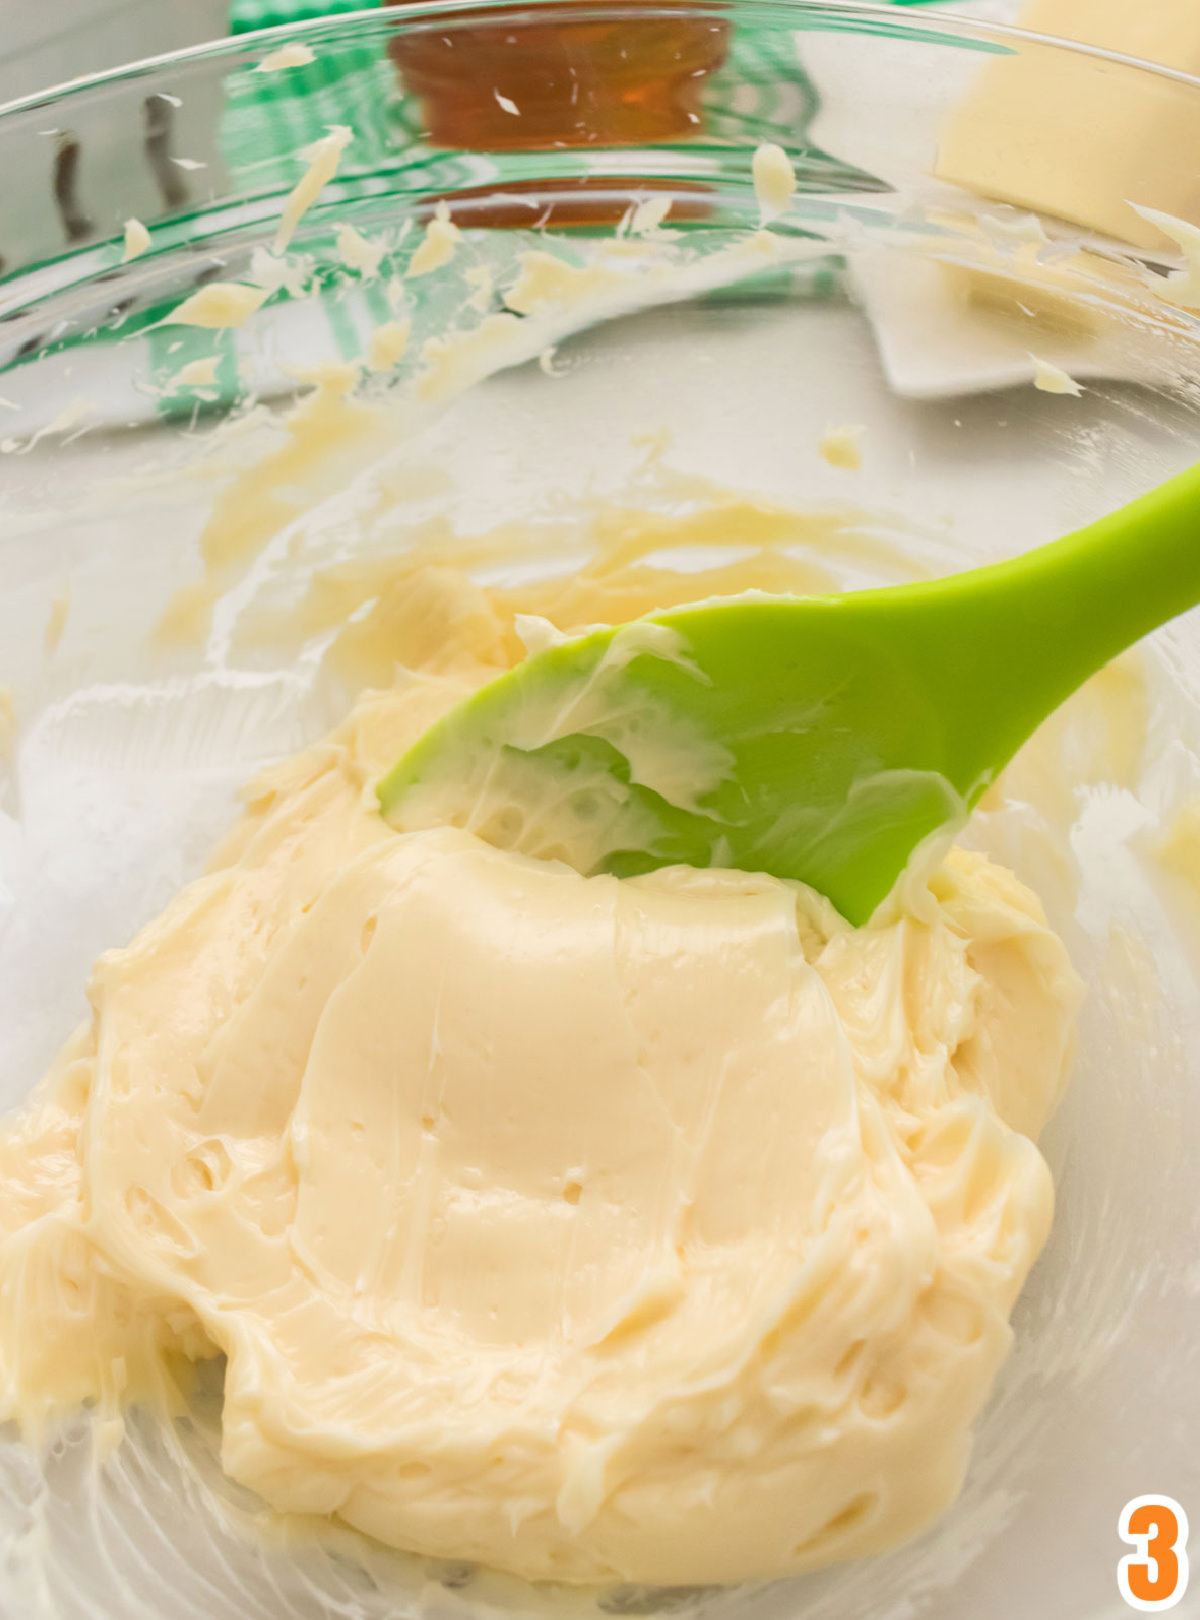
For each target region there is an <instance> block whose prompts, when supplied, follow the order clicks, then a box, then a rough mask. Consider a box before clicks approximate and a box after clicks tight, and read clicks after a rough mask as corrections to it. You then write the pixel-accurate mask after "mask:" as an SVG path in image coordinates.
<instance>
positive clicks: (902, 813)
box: [379, 592, 982, 923]
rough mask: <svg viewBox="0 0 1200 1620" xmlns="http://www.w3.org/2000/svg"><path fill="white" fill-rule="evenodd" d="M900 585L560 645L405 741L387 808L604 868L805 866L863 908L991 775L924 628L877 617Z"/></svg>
mask: <svg viewBox="0 0 1200 1620" xmlns="http://www.w3.org/2000/svg"><path fill="white" fill-rule="evenodd" d="M891 595H892V593H890V592H868V593H862V594H859V595H855V596H847V597H815V598H801V599H781V598H761V599H758V598H736V599H732V600H727V601H719V602H709V603H702V604H699V605H697V606H695V607H689V608H682V609H678V610H675V611H672V612H669V613H663V614H658V615H655V616H654V617H652V618H649V619H640V620H637V621H635V622H633V623H631V624H627V625H623V626H620V627H617V628H615V629H609V628H606V629H603V630H597V631H594V632H591V633H588V634H586V635H583V636H581V637H579V638H577V639H572V640H568V641H564V642H562V643H561V644H559V645H555V646H551V647H548V648H546V649H545V650H543V651H541V652H538V653H536V654H535V655H533V656H531V657H529V658H528V659H526V660H525V661H524V662H523V663H521V664H520V665H518V666H517V667H516V668H515V669H514V670H512V671H511V672H510V673H509V674H507V675H504V676H502V677H501V678H499V679H498V680H496V681H493V682H492V683H491V684H490V685H488V686H486V687H484V688H483V689H482V690H481V691H479V692H478V693H477V694H475V695H474V696H473V697H471V698H469V699H468V700H466V701H465V702H463V703H461V704H459V705H458V706H457V707H456V708H455V709H454V710H452V711H451V713H449V714H448V715H446V716H445V718H444V719H442V720H441V721H440V722H438V723H437V724H436V725H434V726H433V727H432V728H431V729H430V730H429V731H428V732H427V733H426V734H425V736H424V737H422V739H421V740H420V742H419V743H418V744H417V745H416V746H415V747H414V748H412V749H411V750H410V751H409V752H408V753H407V754H406V755H404V757H403V758H402V759H401V760H400V761H399V762H398V764H397V765H396V766H395V767H394V769H393V770H392V771H391V772H389V774H388V775H387V776H386V777H384V779H383V780H382V782H381V783H380V785H379V798H380V803H381V807H382V810H383V814H384V815H385V817H386V818H387V820H388V821H389V822H391V823H392V825H394V826H396V827H398V828H401V829H403V830H409V831H411V830H416V829H419V828H423V827H429V826H436V825H447V824H449V825H453V826H459V827H464V828H467V829H468V830H470V831H472V832H475V833H477V834H478V835H479V836H480V837H481V838H483V839H485V840H486V841H487V842H489V843H492V844H495V845H498V846H500V847H501V848H505V849H513V850H518V851H521V852H523V853H525V854H529V855H534V856H539V857H542V858H545V859H557V860H561V861H565V862H566V863H567V864H568V865H570V866H572V867H574V868H575V869H576V870H577V871H580V872H583V873H587V874H591V873H597V872H611V873H615V874H616V875H618V876H630V875H633V874H635V873H639V872H646V871H649V870H652V869H653V868H655V867H660V866H669V865H674V864H677V863H683V864H686V865H689V866H698V867H706V866H731V867H740V868H742V869H743V870H746V871H755V872H769V873H773V874H774V875H776V876H778V877H785V878H798V879H800V880H801V881H803V882H805V883H808V884H810V885H811V886H812V887H813V888H815V889H817V890H819V891H820V892H821V893H822V894H825V895H826V896H828V898H829V899H830V900H832V901H833V903H834V905H835V906H837V908H838V909H839V911H841V912H842V913H843V915H845V916H846V917H847V918H848V919H849V920H850V921H852V922H855V923H859V922H863V921H865V920H866V919H867V918H868V917H869V916H870V915H871V913H872V912H873V911H874V909H875V907H876V906H877V905H878V903H879V902H880V901H881V900H882V899H884V898H885V896H886V895H887V894H888V892H889V891H890V890H891V888H892V887H893V885H894V884H895V882H896V879H897V877H898V876H899V874H900V873H901V871H902V870H903V868H904V866H905V864H906V863H907V861H908V859H909V856H910V855H911V853H912V851H913V849H914V848H915V847H916V846H917V845H918V844H919V843H921V842H922V841H923V840H924V839H926V838H927V837H928V836H929V835H930V834H932V833H934V832H936V831H938V830H939V829H943V828H946V827H948V826H951V827H952V826H954V825H956V824H957V823H959V822H961V820H962V819H963V818H964V817H965V814H966V809H967V802H968V800H969V798H970V797H972V796H974V792H975V790H976V788H977V787H981V786H982V783H979V784H976V783H973V782H968V783H966V784H965V791H964V782H963V779H962V777H963V761H962V760H961V759H958V758H955V757H950V750H949V749H948V745H947V738H946V737H945V735H944V728H943V724H942V714H941V712H940V709H941V707H942V706H941V705H939V703H938V701H937V694H936V692H935V691H934V690H932V689H931V682H930V681H929V679H928V678H927V676H926V674H925V673H924V672H923V671H921V670H920V669H916V670H914V668H913V667H912V663H911V660H910V659H909V658H907V657H906V656H905V655H904V652H903V635H902V634H901V636H900V640H899V641H897V636H896V634H895V633H894V632H893V630H892V628H891V626H890V620H889V618H888V616H887V615H886V614H885V615H884V617H883V619H882V620H880V618H879V615H878V613H877V612H875V613H872V612H871V611H870V610H869V608H868V611H867V612H866V613H864V612H863V607H864V605H867V604H869V603H870V601H871V600H872V599H875V600H876V601H878V600H879V599H881V598H884V597H888V596H891ZM881 623H882V625H883V629H882V631H881ZM901 629H902V627H901ZM966 768H967V769H970V768H971V767H970V766H969V765H968V766H967V767H966Z"/></svg>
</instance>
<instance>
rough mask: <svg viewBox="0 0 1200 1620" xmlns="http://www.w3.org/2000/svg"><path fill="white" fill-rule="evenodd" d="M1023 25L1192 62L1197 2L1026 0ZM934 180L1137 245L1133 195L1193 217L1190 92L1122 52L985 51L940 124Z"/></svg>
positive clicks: (1199, 199) (1142, 236)
mask: <svg viewBox="0 0 1200 1620" xmlns="http://www.w3.org/2000/svg"><path fill="white" fill-rule="evenodd" d="M1020 22H1021V26H1022V27H1023V28H1027V29H1029V30H1030V31H1031V32H1034V33H1039V34H1045V35H1050V36H1053V37H1056V38H1058V39H1067V40H1075V41H1079V42H1081V43H1083V44H1086V45H1092V46H1096V47H1099V48H1101V49H1103V50H1105V51H1109V52H1113V53H1116V54H1119V55H1121V56H1124V57H1134V58H1138V59H1140V60H1142V61H1149V62H1156V63H1160V64H1162V65H1164V66H1166V67H1170V68H1175V69H1180V70H1182V71H1184V72H1187V73H1200V3H1198V0H1144V3H1136V0H1030V4H1029V5H1027V6H1026V7H1025V10H1024V11H1023V12H1022V14H1021V18H1020ZM936 173H937V175H938V177H939V179H942V180H947V181H949V182H951V183H952V184H955V185H960V186H963V187H965V188H966V189H967V190H969V191H973V192H975V193H977V194H979V195H982V196H985V197H991V198H999V199H1001V200H1003V201H1005V202H1009V203H1013V204H1014V205H1015V206H1017V207H1020V208H1033V209H1036V210H1037V211H1038V212H1040V213H1044V214H1054V215H1057V216H1058V217H1059V218H1061V219H1065V220H1070V221H1071V222H1072V223H1074V224H1077V225H1083V226H1086V227H1089V228H1091V229H1093V230H1096V231H1100V232H1103V233H1104V234H1105V235H1109V236H1114V237H1117V238H1118V239H1120V240H1122V241H1126V242H1130V243H1133V244H1134V245H1136V246H1139V247H1149V248H1160V249H1161V248H1165V247H1167V246H1168V245H1169V244H1168V242H1167V239H1166V238H1165V237H1164V236H1163V235H1162V234H1161V233H1160V232H1159V231H1158V230H1157V229H1156V227H1155V226H1154V225H1153V224H1151V223H1150V222H1149V221H1147V220H1144V219H1142V218H1140V217H1139V215H1138V214H1137V213H1136V212H1135V211H1134V209H1133V208H1132V207H1131V206H1130V204H1131V203H1137V204H1140V205H1142V206H1144V207H1151V208H1158V209H1161V210H1163V211H1165V212H1166V213H1170V214H1177V215H1182V216H1183V217H1184V218H1185V219H1195V218H1198V217H1200V90H1196V89H1195V88H1194V87H1190V86H1188V85H1186V84H1182V83H1179V82H1178V81H1173V80H1171V79H1169V78H1165V77H1163V76H1161V75H1159V74H1155V73H1151V72H1149V71H1147V70H1146V69H1145V68H1141V67H1135V66H1133V65H1131V64H1130V63H1128V62H1119V61H1114V60H1111V59H1106V58H1104V57H1098V56H1093V55H1084V54H1081V53H1074V54H1073V53H1071V52H1069V51H1067V50H1064V49H1063V48H1062V47H1061V46H1057V47H1056V46H1052V45H1036V44H1028V45H1022V46H1020V48H1019V51H1018V54H1016V55H1011V56H996V57H994V58H993V59H992V60H991V61H990V62H989V63H988V64H987V66H986V67H985V68H984V69H983V71H982V72H981V74H980V76H979V79H978V80H977V82H976V84H975V86H974V88H973V89H972V91H971V92H970V94H969V95H968V96H967V97H966V98H965V99H964V101H963V102H962V103H961V105H960V106H959V107H958V108H957V109H956V110H955V112H954V113H953V115H952V116H951V118H950V119H949V120H948V122H947V125H946V128H945V129H944V131H943V133H942V139H941V142H940V145H939V150H938V158H937V165H936Z"/></svg>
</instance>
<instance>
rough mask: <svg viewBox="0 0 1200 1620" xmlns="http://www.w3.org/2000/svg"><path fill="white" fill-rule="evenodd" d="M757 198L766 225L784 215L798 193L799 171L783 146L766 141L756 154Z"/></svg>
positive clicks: (755, 188) (755, 193)
mask: <svg viewBox="0 0 1200 1620" xmlns="http://www.w3.org/2000/svg"><path fill="white" fill-rule="evenodd" d="M753 171H754V195H755V197H756V198H757V200H758V209H759V214H760V216H761V218H762V222H763V224H764V225H769V224H770V223H771V222H772V220H776V219H778V218H779V217H780V215H781V214H784V213H786V212H787V206H788V204H789V203H790V202H791V200H792V198H793V197H794V196H795V194H796V171H795V169H793V168H792V162H791V159H790V158H789V157H788V155H787V153H786V152H785V151H784V149H783V147H782V146H777V145H776V144H775V142H774V141H763V142H762V144H761V145H760V146H759V147H757V148H756V149H755V153H754V163H753Z"/></svg>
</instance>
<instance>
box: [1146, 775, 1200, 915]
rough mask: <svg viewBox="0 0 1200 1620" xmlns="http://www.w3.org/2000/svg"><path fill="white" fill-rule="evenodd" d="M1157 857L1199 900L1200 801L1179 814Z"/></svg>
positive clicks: (1160, 843)
mask: <svg viewBox="0 0 1200 1620" xmlns="http://www.w3.org/2000/svg"><path fill="white" fill-rule="evenodd" d="M1155 855H1156V856H1157V858H1158V860H1159V862H1160V863H1161V865H1162V866H1163V867H1165V868H1166V870H1167V871H1169V872H1171V873H1172V874H1173V875H1174V876H1176V877H1182V878H1183V879H1184V880H1185V881H1186V882H1187V884H1188V885H1189V887H1190V888H1191V889H1192V891H1193V893H1194V896H1195V898H1196V899H1197V900H1200V799H1195V800H1193V801H1192V802H1191V803H1190V804H1185V805H1183V806H1182V807H1181V808H1180V809H1179V810H1178V811H1176V813H1175V816H1174V818H1173V820H1172V821H1171V824H1170V826H1169V827H1168V828H1167V830H1166V832H1165V833H1164V834H1163V836H1162V837H1161V838H1160V839H1159V841H1158V843H1157V845H1156V846H1155Z"/></svg>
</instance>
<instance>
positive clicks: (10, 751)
mask: <svg viewBox="0 0 1200 1620" xmlns="http://www.w3.org/2000/svg"><path fill="white" fill-rule="evenodd" d="M19 730H20V727H19V725H18V723H17V705H16V699H15V698H14V697H13V690H12V687H11V686H0V764H4V765H11V764H12V762H13V760H14V759H15V758H16V757H17V735H18V732H19Z"/></svg>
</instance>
